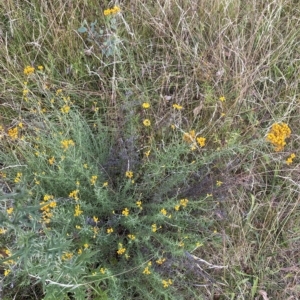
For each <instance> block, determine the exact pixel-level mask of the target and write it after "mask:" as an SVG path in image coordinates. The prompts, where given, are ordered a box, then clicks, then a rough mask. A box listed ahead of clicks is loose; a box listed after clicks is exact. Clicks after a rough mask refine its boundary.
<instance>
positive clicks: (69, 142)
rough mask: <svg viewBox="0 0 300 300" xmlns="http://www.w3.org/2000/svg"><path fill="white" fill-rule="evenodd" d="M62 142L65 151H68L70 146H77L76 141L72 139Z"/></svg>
mask: <svg viewBox="0 0 300 300" xmlns="http://www.w3.org/2000/svg"><path fill="white" fill-rule="evenodd" d="M60 143H61V146H62V148H63V149H64V151H66V150H67V149H68V148H69V147H70V146H75V143H74V142H73V141H72V140H63V141H61V142H60Z"/></svg>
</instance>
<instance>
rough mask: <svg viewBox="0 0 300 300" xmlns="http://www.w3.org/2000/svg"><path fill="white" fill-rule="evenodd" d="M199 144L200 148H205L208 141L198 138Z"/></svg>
mask: <svg viewBox="0 0 300 300" xmlns="http://www.w3.org/2000/svg"><path fill="white" fill-rule="evenodd" d="M196 140H197V143H198V144H199V146H200V147H204V146H205V141H206V138H205V137H201V136H200V137H198V138H197V139H196Z"/></svg>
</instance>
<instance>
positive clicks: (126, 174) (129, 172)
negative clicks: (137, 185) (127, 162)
mask: <svg viewBox="0 0 300 300" xmlns="http://www.w3.org/2000/svg"><path fill="white" fill-rule="evenodd" d="M125 176H126V177H127V178H129V179H131V178H132V177H133V172H132V171H126V173H125Z"/></svg>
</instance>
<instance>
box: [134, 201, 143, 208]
mask: <svg viewBox="0 0 300 300" xmlns="http://www.w3.org/2000/svg"><path fill="white" fill-rule="evenodd" d="M135 204H136V205H137V207H139V208H140V209H143V208H142V201H137V202H136V203H135Z"/></svg>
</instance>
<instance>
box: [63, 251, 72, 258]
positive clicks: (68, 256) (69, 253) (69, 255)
mask: <svg viewBox="0 0 300 300" xmlns="http://www.w3.org/2000/svg"><path fill="white" fill-rule="evenodd" d="M72 257H73V253H71V252H66V253H64V254H63V255H62V256H61V259H62V260H68V259H71V258H72Z"/></svg>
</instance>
